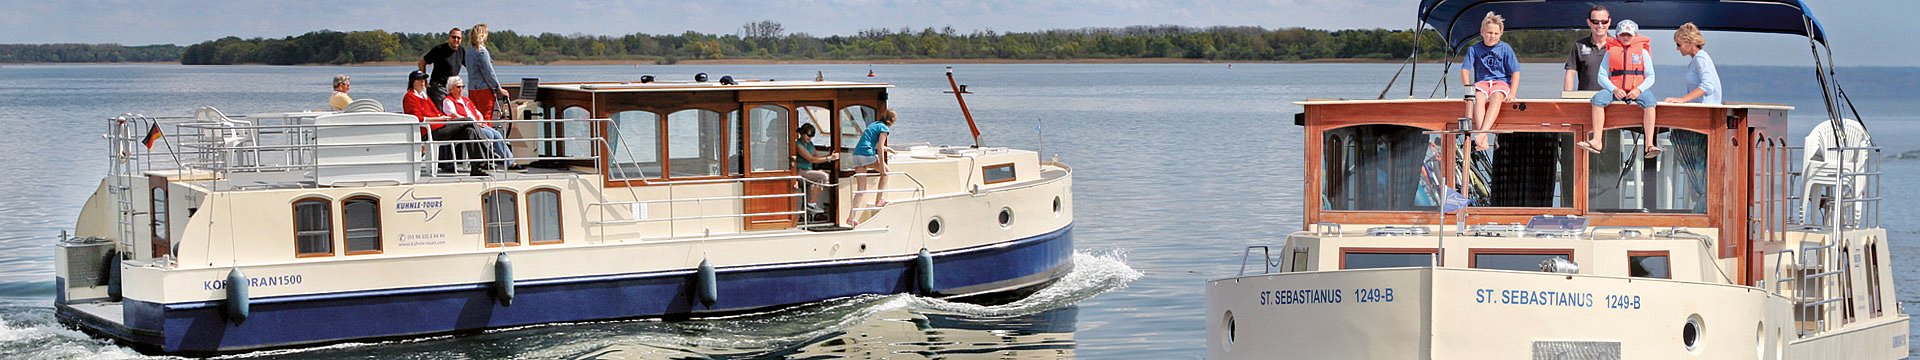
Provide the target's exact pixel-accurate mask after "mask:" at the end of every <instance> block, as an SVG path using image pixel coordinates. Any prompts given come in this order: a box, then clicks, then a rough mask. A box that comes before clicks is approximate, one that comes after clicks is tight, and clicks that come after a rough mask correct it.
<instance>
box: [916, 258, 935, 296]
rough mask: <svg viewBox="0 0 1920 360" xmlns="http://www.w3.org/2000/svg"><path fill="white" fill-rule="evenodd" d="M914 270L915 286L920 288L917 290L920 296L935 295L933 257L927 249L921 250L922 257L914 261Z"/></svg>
mask: <svg viewBox="0 0 1920 360" xmlns="http://www.w3.org/2000/svg"><path fill="white" fill-rule="evenodd" d="M913 270H914V271H913V272H914V280H915V281H914V285H916V286H918V287H919V288H918V289H916V290H919V293H920V295H931V294H933V255H932V254H928V253H927V248H920V256H919V257H918V258H915V259H914V266H913Z"/></svg>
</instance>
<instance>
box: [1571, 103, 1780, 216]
mask: <svg viewBox="0 0 1920 360" xmlns="http://www.w3.org/2000/svg"><path fill="white" fill-rule="evenodd" d="M1640 130H1641V128H1640V127H1639V126H1631V127H1614V128H1609V129H1605V130H1601V131H1600V134H1601V137H1603V138H1610V137H1617V136H1621V135H1620V134H1622V133H1629V132H1631V133H1639V132H1640ZM1653 131H1654V133H1653V134H1652V135H1648V134H1641V136H1640V137H1641V140H1640V141H1641V142H1642V143H1641V144H1639V145H1640V146H1645V143H1646V142H1655V143H1657V142H1659V141H1660V135H1661V133H1663V132H1664V133H1666V134H1667V138H1668V139H1669V140H1668V141H1673V140H1672V139H1674V138H1676V137H1678V135H1676V133H1677V132H1686V133H1688V134H1691V135H1689V136H1699V137H1701V138H1704V139H1705V140H1703V141H1701V145H1703V146H1702V147H1701V149H1700V150H1701V152H1702V154H1701V160H1700V161H1702V162H1703V163H1702V164H1701V166H1702V167H1703V168H1704V169H1703V170H1704V171H1702V172H1701V173H1700V174H1697V176H1700V177H1702V178H1705V179H1707V180H1705V181H1708V182H1711V181H1715V180H1713V179H1712V177H1713V175H1711V174H1712V173H1713V171H1714V170H1715V169H1714V167H1713V166H1714V164H1713V163H1714V161H1713V156H1714V154H1713V152H1714V151H1713V148H1714V146H1713V144H1712V143H1713V140H1714V138H1713V133H1712V132H1708V131H1701V130H1698V129H1693V128H1687V127H1679V126H1659V125H1656V126H1655V127H1654V129H1653ZM1758 140H1759V139H1756V141H1758ZM1616 145H1618V147H1608V148H1607V149H1606V150H1602V151H1609V152H1610V151H1615V150H1616V149H1626V148H1627V145H1626V144H1624V143H1622V144H1616ZM1758 146H1759V144H1758V143H1757V142H1756V147H1755V149H1760V147H1758ZM1679 155H1680V151H1679V150H1677V149H1673V148H1667V150H1666V152H1663V153H1661V155H1660V158H1657V159H1652V161H1664V160H1665V159H1668V156H1679ZM1752 155H1753V157H1754V158H1756V159H1758V158H1763V157H1765V156H1766V153H1765V152H1764V151H1759V150H1755V151H1752ZM1583 156H1587V157H1588V160H1587V162H1586V163H1587V164H1586V170H1584V172H1585V173H1586V175H1587V185H1586V188H1585V189H1577V190H1575V191H1576V192H1583V193H1585V194H1584V195H1581V196H1582V197H1583V198H1585V199H1586V203H1587V209H1586V212H1587V213H1590V214H1596V215H1598V214H1607V215H1614V214H1619V215H1656V216H1707V215H1708V213H1710V212H1713V211H1714V209H1713V206H1712V205H1713V201H1712V199H1713V197H1714V194H1713V189H1712V185H1710V184H1709V185H1707V186H1706V188H1705V189H1703V192H1702V193H1700V197H1699V198H1697V199H1691V201H1694V202H1697V203H1699V204H1700V205H1698V206H1699V207H1701V208H1702V210H1701V212H1693V210H1692V209H1684V210H1680V209H1654V208H1655V207H1656V206H1650V205H1648V203H1649V202H1654V201H1658V200H1659V199H1654V198H1652V196H1649V195H1646V194H1644V193H1643V194H1641V196H1640V197H1639V198H1640V200H1639V201H1641V204H1640V205H1641V206H1640V208H1638V209H1624V208H1600V207H1597V206H1594V202H1595V201H1594V200H1595V199H1596V197H1595V196H1594V194H1593V190H1594V186H1595V185H1597V184H1599V183H1600V182H1598V181H1595V180H1598V179H1597V178H1595V176H1594V173H1595V171H1594V167H1595V166H1598V165H1599V163H1597V162H1594V161H1593V159H1592V157H1593V156H1595V154H1591V153H1588V154H1584V155H1583ZM1649 160H1650V159H1646V158H1644V157H1642V158H1640V159H1636V161H1634V162H1633V164H1634V166H1635V167H1641V168H1645V167H1648V166H1650V165H1648V164H1647V163H1645V162H1646V161H1649ZM1675 167H1676V168H1684V166H1678V165H1677V166H1675ZM1632 170H1633V168H1629V167H1622V168H1620V169H1619V171H1620V172H1621V173H1622V175H1621V176H1622V178H1625V177H1626V176H1625V175H1624V173H1626V172H1628V171H1632ZM1675 171H1678V170H1675ZM1752 172H1754V173H1757V171H1752ZM1641 180H1642V181H1645V180H1646V179H1641ZM1655 180H1657V178H1656V179H1655ZM1645 182H1646V183H1648V184H1654V185H1658V184H1661V183H1663V182H1662V181H1645ZM1654 185H1642V186H1648V187H1651V186H1654ZM1681 186H1685V185H1681ZM1659 190H1662V189H1659V188H1652V189H1651V190H1648V189H1643V190H1642V191H1643V192H1660V191H1659ZM1664 190H1666V192H1671V193H1675V194H1679V192H1676V191H1674V189H1664ZM1615 191H1619V190H1615ZM1755 199H1758V198H1757V197H1756V198H1755ZM1748 211H1752V210H1751V209H1749V210H1748Z"/></svg>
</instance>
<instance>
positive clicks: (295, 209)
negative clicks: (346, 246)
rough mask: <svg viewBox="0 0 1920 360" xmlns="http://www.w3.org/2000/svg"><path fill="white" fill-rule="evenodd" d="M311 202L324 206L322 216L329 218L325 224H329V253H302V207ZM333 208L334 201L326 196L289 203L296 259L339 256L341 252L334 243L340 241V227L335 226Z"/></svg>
mask: <svg viewBox="0 0 1920 360" xmlns="http://www.w3.org/2000/svg"><path fill="white" fill-rule="evenodd" d="M310 202H311V203H319V204H320V205H321V206H322V208H321V209H320V214H321V215H325V216H326V217H327V218H326V221H325V223H326V224H327V252H325V253H319V252H308V253H303V252H300V232H301V230H300V205H301V204H302V203H310ZM333 207H334V206H333V199H330V198H327V197H326V196H320V195H307V196H302V197H299V198H296V199H294V200H293V202H291V203H289V206H288V210H289V212H288V214H290V215H292V216H291V217H292V220H293V221H290V222H289V223H290V224H292V225H293V226H292V227H293V257H294V258H296V259H300V258H316V257H332V256H334V255H338V254H339V250H340V249H339V247H338V246H334V245H335V244H334V243H335V242H337V241H338V240H339V232H338V231H336V230H338V226H335V224H334V222H335V220H336V219H334V218H335V217H336V216H333Z"/></svg>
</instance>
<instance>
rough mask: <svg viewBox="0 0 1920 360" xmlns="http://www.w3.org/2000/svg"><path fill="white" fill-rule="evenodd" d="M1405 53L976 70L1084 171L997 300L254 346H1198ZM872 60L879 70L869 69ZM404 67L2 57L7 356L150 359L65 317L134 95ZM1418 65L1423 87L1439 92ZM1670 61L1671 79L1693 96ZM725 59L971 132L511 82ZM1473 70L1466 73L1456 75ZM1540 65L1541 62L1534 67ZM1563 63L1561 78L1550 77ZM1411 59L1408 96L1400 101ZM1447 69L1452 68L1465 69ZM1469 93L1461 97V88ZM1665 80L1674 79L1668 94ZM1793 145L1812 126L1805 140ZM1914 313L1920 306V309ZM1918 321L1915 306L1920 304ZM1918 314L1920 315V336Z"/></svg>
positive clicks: (499, 351)
mask: <svg viewBox="0 0 1920 360" xmlns="http://www.w3.org/2000/svg"><path fill="white" fill-rule="evenodd" d="M1398 67H1399V66H1398V65H1386V64H1364V65H1334V64H1236V65H1234V66H1233V67H1232V68H1228V66H1227V65H1225V64H1179V65H1037V64H1021V65H961V66H959V67H958V71H959V72H958V76H959V78H960V79H961V82H963V83H966V84H969V85H971V89H970V90H971V91H973V92H975V94H973V95H970V96H969V97H968V98H967V100H968V105H969V106H970V107H971V108H972V109H973V111H974V117H975V118H976V119H978V120H979V121H980V127H981V131H982V132H983V133H984V135H983V141H984V142H985V143H986V144H987V145H993V146H1011V147H1018V148H1026V149H1039V150H1041V151H1043V152H1044V153H1045V154H1047V155H1053V154H1058V155H1059V157H1060V160H1061V161H1064V162H1066V163H1068V164H1070V165H1072V166H1073V167H1074V169H1075V170H1076V171H1077V174H1076V176H1077V178H1076V179H1075V180H1076V183H1075V187H1076V188H1075V189H1074V190H1075V191H1074V193H1075V194H1076V195H1077V196H1078V198H1076V201H1075V206H1077V208H1076V209H1075V210H1076V213H1077V215H1078V216H1079V218H1078V219H1077V224H1076V226H1075V240H1076V246H1077V247H1078V248H1079V250H1078V253H1079V254H1077V255H1076V256H1075V262H1076V263H1077V267H1076V270H1075V272H1074V273H1072V274H1071V275H1069V276H1068V277H1067V279H1066V280H1064V281H1061V282H1060V283H1058V284H1056V285H1054V286H1052V287H1050V288H1048V289H1045V290H1043V291H1041V292H1040V293H1038V294H1036V295H1034V296H1033V297H1030V298H1028V299H1025V300H1021V301H1017V302H1015V303H1012V304H1007V305H1000V306H978V305H971V304H959V303H950V302H945V301H940V300H935V299H925V298H917V297H912V296H885V297H880V296H875V297H861V298H852V299H842V300H836V301H830V302H825V303H820V304H813V305H809V306H803V307H798V308H793V309H788V310H782V311H778V312H773V313H767V314H756V315H747V316H739V317H732V318H725V319H708V320H696V321H683V322H659V321H625V322H607V323H590V324H567V325H549V326H536V327H529V328H521V329H507V330H498V331H490V332H487V333H484V334H478V335H469V336H460V337H437V338H426V339H415V340H407V341H393V342H382V343H377V344H365V343H350V344H341V345H334V346H327V347H320V348H308V349H294V350H281V351H270V352H259V353H250V354H243V355H238V356H237V357H274V358H281V357H285V358H370V359H387V358H421V359H439V358H505V357H520V358H554V357H563V358H580V357H592V358H661V357H716V358H744V357H762V356H783V357H805V358H833V357H852V358H874V357H896V358H900V357H904V358H916V357H948V356H970V357H971V356H977V357H1021V358H1026V357H1034V358H1054V357H1087V358H1101V359H1106V358H1138V359H1167V358H1197V357H1200V356H1201V355H1200V354H1201V353H1202V352H1203V351H1204V348H1205V345H1204V343H1203V342H1202V340H1201V339H1202V337H1203V335H1204V333H1205V330H1204V321H1203V319H1204V318H1203V314H1202V311H1203V310H1204V300H1203V296H1204V295H1203V292H1204V291H1203V286H1204V284H1205V281H1206V280H1207V279H1210V278H1217V277H1223V276H1230V275H1233V274H1234V271H1235V270H1236V269H1237V268H1238V266H1239V259H1240V252H1241V249H1242V248H1244V247H1245V246H1247V245H1278V244H1279V243H1280V241H1281V239H1282V238H1283V237H1284V236H1285V235H1286V234H1287V233H1289V232H1292V231H1293V230H1296V229H1299V228H1300V221H1301V211H1300V208H1299V202H1300V198H1301V189H1300V188H1299V186H1298V185H1295V184H1300V183H1301V176H1302V170H1301V162H1302V157H1301V148H1300V145H1299V144H1300V141H1301V140H1302V135H1301V132H1300V128H1299V127H1296V126H1294V125H1293V114H1294V113H1297V112H1299V111H1300V107H1299V106H1296V105H1293V104H1292V103H1291V102H1292V101H1296V100H1302V99H1306V98H1373V97H1374V96H1376V95H1377V94H1378V93H1379V92H1380V90H1381V87H1382V86H1383V85H1384V84H1385V83H1386V82H1387V80H1388V79H1389V78H1391V77H1392V76H1393V73H1394V71H1395V70H1396V69H1397V68H1398ZM869 69H871V70H872V71H874V72H875V73H876V74H877V75H878V76H877V77H874V78H867V77H865V76H864V75H866V73H867V71H868V70H869ZM1524 69H1525V70H1527V71H1525V72H1523V73H1525V74H1552V76H1542V75H1532V76H1529V77H1523V78H1522V80H1523V81H1522V83H1521V89H1522V90H1521V93H1522V96H1526V97H1540V96H1551V95H1552V94H1556V93H1557V90H1558V87H1559V84H1558V80H1557V79H1558V78H1559V77H1558V74H1559V71H1560V70H1559V69H1560V68H1559V65H1558V64H1528V65H1526V66H1525V67H1524ZM408 70H410V69H405V68H397V67H266V66H227V67H184V66H170V65H126V66H120V65H114V66H106V65H84V66H16V65H6V66H4V67H0V124H4V125H5V126H6V127H7V128H8V129H9V131H5V132H0V169H8V170H11V171H6V172H0V184H6V185H7V186H0V358H8V359H15V358H88V359H91V358H139V357H142V356H140V355H139V354H135V353H133V352H131V351H129V350H127V349H124V348H120V347H117V346H113V345H110V344H106V343H103V342H101V341H98V340H94V339H90V338H88V337H86V336H84V335H81V334H80V333H78V332H75V331H71V330H66V329H63V328H61V327H60V326H59V325H58V324H57V323H56V322H55V321H54V318H53V309H52V306H51V301H52V298H53V292H54V286H53V263H52V253H53V249H52V247H53V243H54V241H55V235H56V234H58V233H59V232H60V230H63V229H71V228H72V226H73V223H74V218H75V216H77V214H78V212H79V208H80V204H81V203H82V202H83V201H85V200H86V198H87V196H88V195H89V194H90V192H91V191H92V190H93V189H94V185H95V184H96V182H97V181H98V179H99V178H100V177H101V176H102V175H104V174H105V173H106V171H107V164H106V154H105V152H104V150H103V147H104V145H103V143H102V140H101V139H100V137H99V136H98V135H97V134H99V133H100V132H101V130H102V129H103V128H104V127H103V126H102V125H103V123H102V119H104V118H107V117H110V116H114V115H118V114H120V113H125V112H134V113H143V114H149V115H183V114H185V113H186V112H187V111H188V110H189V109H192V108H195V107H200V106H215V107H219V108H220V109H222V110H225V111H226V112H228V113H251V112H268V111H286V110H299V109H311V108H319V107H321V106H322V105H323V104H324V101H325V99H326V97H327V95H328V94H329V90H328V86H329V81H330V79H331V77H332V75H333V74H336V73H345V74H350V75H352V76H353V83H354V89H353V94H354V95H355V97H356V98H374V99H378V100H381V101H382V102H385V103H387V104H389V105H390V106H393V107H398V104H399V102H400V93H401V89H402V88H403V86H404V83H403V79H404V78H405V76H406V72H407V71H408ZM1436 70H1437V67H1434V68H1422V69H1421V78H1420V82H1419V83H1418V85H1419V87H1418V94H1419V95H1420V96H1423V97H1424V96H1426V95H1427V94H1428V91H1429V90H1432V89H1434V85H1435V80H1436V76H1437V74H1439V73H1438V72H1436ZM1661 70H1662V72H1663V73H1666V74H1676V75H1675V76H1673V77H1667V78H1664V79H1663V80H1665V81H1661V82H1659V83H1658V84H1659V86H1658V87H1656V90H1658V91H1659V93H1660V94H1677V93H1678V90H1679V87H1680V86H1681V85H1679V84H1678V83H1679V81H1678V76H1677V74H1680V73H1681V72H1680V69H1679V68H1674V69H1671V70H1668V69H1666V68H1662V69H1661ZM696 72H707V73H710V74H713V75H714V76H715V77H716V78H717V77H718V76H719V75H722V74H728V75H733V76H735V77H736V78H772V79H808V78H812V77H813V76H814V75H815V73H816V72H823V73H825V75H826V77H827V78H828V79H834V80H859V81H868V80H871V81H884V82H889V83H892V84H894V85H896V86H898V88H895V89H893V90H892V91H891V99H890V100H889V104H890V105H891V106H892V108H893V109H895V110H897V111H898V112H899V113H900V115H901V122H900V123H899V124H898V125H897V126H896V131H895V133H894V134H895V136H897V138H898V140H896V142H897V143H910V142H923V141H924V142H932V143H936V144H964V143H966V142H967V141H968V136H967V129H966V123H965V121H964V120H962V118H961V114H960V111H959V108H958V107H957V106H955V105H954V103H953V97H952V95H949V94H943V93H941V91H944V90H946V89H947V84H946V79H945V78H944V76H943V68H942V67H941V66H930V65H884V66H872V67H868V66H865V65H739V66H710V65H675V66H642V67H634V66H548V67H505V68H502V69H500V70H499V73H500V74H501V76H502V80H505V81H512V80H513V79H517V78H520V77H538V78H541V79H542V80H544V81H580V80H611V79H635V78H638V77H639V76H640V75H641V74H652V75H655V76H658V77H660V78H663V79H691V78H692V75H693V74H694V73H696ZM1722 72H1723V74H1722V76H1723V80H1725V83H1726V84H1727V86H1728V89H1727V93H1728V99H1729V100H1737V101H1760V102H1775V103H1787V104H1792V105H1796V106H1799V107H1801V108H1802V109H1804V110H1799V111H1796V112H1794V125H1795V128H1796V130H1795V134H1804V133H1805V131H1806V130H1807V129H1809V128H1811V127H1812V124H1813V122H1814V121H1816V120H1817V119H1821V118H1823V117H1824V116H1823V114H1824V110H1823V109H1822V108H1821V103H1820V102H1819V93H1818V92H1817V90H1813V89H1815V87H1814V85H1813V84H1814V78H1813V75H1812V74H1813V73H1812V70H1811V69H1809V68H1774V67H1737V66H1725V67H1722ZM1840 75H1841V77H1842V80H1843V81H1847V83H1846V84H1847V86H1848V90H1849V91H1851V92H1853V93H1854V95H1855V98H1854V99H1853V100H1854V102H1855V104H1856V105H1858V106H1859V108H1860V111H1861V115H1862V116H1863V117H1865V118H1866V124H1867V125H1868V126H1869V127H1870V128H1871V129H1873V131H1874V135H1875V138H1877V139H1882V142H1881V143H1880V145H1882V146H1885V147H1888V149H1889V150H1890V151H1891V152H1894V153H1899V152H1904V151H1909V150H1914V149H1916V148H1920V145H1914V144H1911V143H1908V142H1904V141H1900V140H1901V139H1908V138H1912V137H1913V136H1916V135H1920V121H1917V120H1920V115H1916V114H1920V101H1914V100H1915V99H1913V97H1912V96H1911V92H1908V91H1910V90H1911V89H1910V88H1911V86H1912V84H1916V83H1920V68H1860V69H1842V71H1841V74H1840ZM1453 76H1455V77H1454V80H1451V81H1458V80H1457V79H1458V78H1457V75H1453ZM1528 80H1533V81H1528ZM1540 80H1545V81H1540ZM1405 81H1406V78H1402V79H1401V86H1400V87H1397V88H1395V91H1394V93H1396V94H1393V95H1392V97H1405V96H1406V95H1407V93H1406V88H1405ZM1449 83H1451V82H1449ZM1455 95H1458V94H1455ZM1668 96H1671V95H1668ZM1796 140H1797V139H1796ZM1884 170H1885V171H1886V172H1887V173H1888V175H1887V181H1890V182H1893V183H1894V184H1889V185H1888V186H1887V188H1888V189H1898V188H1902V186H1900V185H1901V184H1906V183H1910V182H1914V181H1916V180H1920V162H1915V161H1888V162H1887V163H1885V167H1884ZM1887 196H1889V197H1890V198H1891V200H1890V202H1889V203H1888V204H1887V205H1886V206H1885V208H1884V209H1883V211H1884V212H1883V215H1882V218H1883V219H1884V220H1885V221H1884V223H1885V225H1886V226H1887V227H1889V229H1890V231H1891V232H1892V233H1893V234H1894V236H1895V237H1896V239H1900V240H1896V241H1894V242H1893V244H1892V245H1893V256H1894V263H1895V264H1896V267H1895V271H1896V273H1897V276H1898V278H1899V280H1900V289H1899V297H1900V299H1901V302H1902V303H1903V304H1906V305H1920V271H1916V269H1920V267H1917V266H1916V265H1920V245H1916V243H1915V242H1914V241H1912V239H1914V238H1915V236H1920V222H1914V221H1905V220H1903V219H1909V218H1908V217H1907V216H1910V215H1920V207H1915V206H1911V205H1906V204H1916V203H1920V195H1915V194H1913V193H1899V192H1893V191H1890V192H1889V193H1888V194H1887ZM1916 308H1920V307H1916ZM1916 324H1920V323H1916ZM1916 333H1920V331H1916Z"/></svg>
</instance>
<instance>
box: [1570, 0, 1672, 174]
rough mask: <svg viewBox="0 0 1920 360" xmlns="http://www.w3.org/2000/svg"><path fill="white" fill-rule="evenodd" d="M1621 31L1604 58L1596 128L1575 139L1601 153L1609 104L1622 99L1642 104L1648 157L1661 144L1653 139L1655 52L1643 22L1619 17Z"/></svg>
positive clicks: (1595, 105) (1595, 107) (1657, 153)
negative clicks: (1640, 33) (1643, 34)
mask: <svg viewBox="0 0 1920 360" xmlns="http://www.w3.org/2000/svg"><path fill="white" fill-rule="evenodd" d="M1618 27H1619V30H1618V34H1617V35H1615V36H1614V37H1613V38H1612V39H1608V41H1607V47H1606V55H1605V56H1604V57H1602V58H1601V62H1600V63H1601V64H1605V66H1601V67H1600V71H1599V73H1597V74H1595V75H1596V78H1598V79H1606V81H1601V82H1600V87H1601V90H1600V92H1599V93H1596V94H1593V128H1592V129H1590V130H1592V131H1593V132H1592V135H1590V136H1589V137H1588V138H1587V140H1584V141H1580V142H1577V143H1574V146H1578V147H1580V148H1581V149H1585V150H1587V151H1590V152H1594V153H1599V152H1600V150H1601V149H1602V148H1604V147H1605V145H1606V143H1605V142H1604V141H1601V139H1600V133H1602V132H1605V131H1606V129H1607V126H1606V124H1607V112H1606V110H1607V105H1610V104H1613V102H1615V101H1622V102H1627V103H1632V104H1637V105H1640V114H1641V115H1640V116H1641V124H1640V129H1641V131H1642V132H1641V134H1643V135H1645V136H1644V137H1643V138H1644V139H1649V140H1648V141H1646V147H1647V150H1646V153H1645V156H1646V157H1647V158H1649V159H1651V158H1654V157H1657V156H1660V148H1659V147H1658V146H1657V144H1655V143H1654V141H1652V140H1651V139H1653V136H1652V135H1653V134H1654V132H1653V131H1654V129H1653V125H1654V105H1655V104H1657V103H1659V102H1658V101H1655V99H1659V97H1656V96H1654V95H1653V94H1652V93H1651V92H1649V91H1648V90H1649V89H1652V88H1653V79H1654V77H1653V52H1651V51H1650V50H1648V49H1647V48H1648V45H1647V44H1648V43H1650V42H1652V40H1649V39H1647V37H1645V36H1639V35H1638V34H1639V32H1640V26H1639V24H1635V23H1633V20H1620V24H1619V25H1618Z"/></svg>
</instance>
